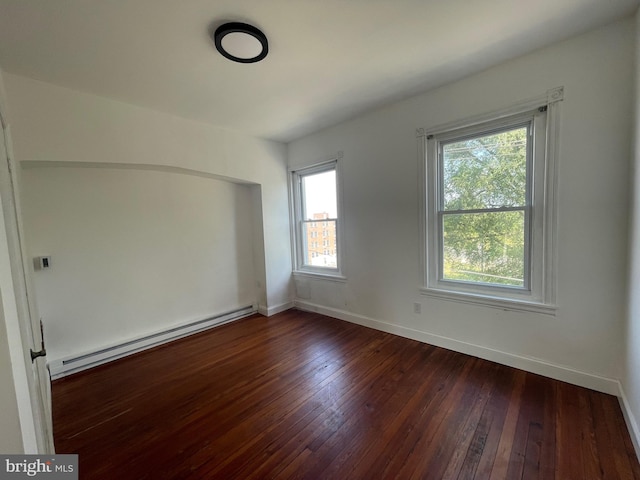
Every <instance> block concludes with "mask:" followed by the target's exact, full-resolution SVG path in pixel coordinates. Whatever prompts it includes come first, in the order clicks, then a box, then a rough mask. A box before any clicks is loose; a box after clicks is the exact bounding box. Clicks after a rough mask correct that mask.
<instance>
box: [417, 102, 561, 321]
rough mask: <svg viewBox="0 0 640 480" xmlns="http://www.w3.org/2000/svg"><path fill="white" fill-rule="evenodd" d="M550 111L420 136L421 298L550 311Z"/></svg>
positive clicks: (552, 149) (528, 112)
mask: <svg viewBox="0 0 640 480" xmlns="http://www.w3.org/2000/svg"><path fill="white" fill-rule="evenodd" d="M545 99H546V98H545ZM559 99H560V100H561V99H562V98H559ZM544 103H545V104H544V105H543V106H540V107H537V108H533V109H532V108H531V106H529V107H528V109H527V110H526V111H520V112H518V113H514V114H500V115H498V114H496V115H495V117H494V118H491V117H485V118H483V119H480V120H478V121H477V122H472V123H471V124H466V125H461V126H456V125H453V126H451V127H450V128H441V129H436V131H434V133H432V134H429V133H427V134H426V135H424V140H423V142H424V143H423V145H424V146H425V154H426V155H425V158H426V165H425V166H426V175H425V179H426V185H425V189H424V192H425V198H424V200H425V206H426V215H425V217H426V222H425V229H424V239H425V252H426V253H425V260H426V262H425V288H424V289H423V293H425V294H430V295H435V296H439V297H445V298H450V299H457V300H461V301H467V302H469V301H471V302H473V303H481V304H488V305H497V306H500V307H512V308H515V309H522V310H531V311H536V312H540V313H553V310H554V307H553V306H552V304H553V302H554V300H555V298H554V289H553V285H552V284H553V273H552V270H553V265H554V262H553V243H554V228H553V222H554V219H555V207H554V198H555V192H554V185H555V181H554V176H555V167H554V161H553V160H554V152H555V148H556V147H555V145H556V143H557V142H556V141H555V136H554V135H555V134H556V133H555V132H554V131H552V129H553V130H555V125H556V124H557V120H556V119H555V115H557V113H556V112H557V110H555V109H553V113H552V112H550V108H549V106H548V105H547V102H544Z"/></svg>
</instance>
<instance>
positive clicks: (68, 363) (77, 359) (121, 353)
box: [48, 306, 256, 380]
mask: <svg viewBox="0 0 640 480" xmlns="http://www.w3.org/2000/svg"><path fill="white" fill-rule="evenodd" d="M255 312H256V309H255V308H254V307H253V306H249V307H244V308H240V309H237V310H234V311H232V312H227V313H223V314H218V315H214V316H210V317H206V318H203V319H199V320H195V321H194V320H192V321H190V322H186V323H183V324H180V325H176V326H172V327H170V328H166V329H163V330H160V331H156V332H151V333H148V334H146V335H142V336H137V337H133V338H129V339H126V340H124V341H121V342H118V343H116V344H110V345H103V346H101V347H99V348H94V349H92V350H89V351H86V352H83V353H80V354H77V355H72V356H67V357H63V358H57V359H53V360H50V361H49V363H48V365H49V369H50V371H51V378H52V379H54V380H55V379H58V378H62V377H64V376H67V375H70V374H73V373H78V372H81V371H83V370H87V369H89V368H93V367H97V366H98V365H103V364H105V363H108V362H112V361H114V360H118V359H119V358H123V357H126V356H129V355H132V354H134V353H138V352H142V351H144V350H148V349H150V348H153V347H157V346H158V345H163V344H165V343H169V342H172V341H174V340H178V339H179V338H183V337H186V336H189V335H193V334H196V333H200V332H203V331H205V330H209V329H211V328H214V327H219V326H221V325H224V324H226V323H230V322H234V321H236V320H240V319H242V318H246V317H248V316H249V315H253V314H254V313H255Z"/></svg>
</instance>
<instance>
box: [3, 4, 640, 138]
mask: <svg viewBox="0 0 640 480" xmlns="http://www.w3.org/2000/svg"><path fill="white" fill-rule="evenodd" d="M637 7H638V0H528V1H526V0H395V1H394V0H0V66H1V67H2V69H3V70H4V71H6V72H10V73H14V74H17V75H23V76H26V77H31V78H34V79H38V80H42V81H45V82H50V83H53V84H57V85H62V86H66V87H70V88H73V89H76V90H80V91H83V92H89V93H94V94H97V95H102V96H105V97H110V98H115V99H118V100H122V101H125V102H129V103H132V104H136V105H141V106H146V107H149V108H152V109H155V110H159V111H163V112H167V113H172V114H175V115H179V116H182V117H186V118H191V119H195V120H198V121H203V122H207V123H210V124H213V125H217V126H220V127H224V128H230V129H234V130H239V131H242V132H245V133H248V134H251V135H255V136H259V137H264V138H269V139H274V140H279V141H285V142H286V141H290V140H293V139H295V138H298V137H300V136H302V135H305V134H307V133H310V132H313V131H315V130H318V129H320V128H322V127H325V126H329V125H332V124H335V123H337V122H339V121H342V120H345V119H347V118H350V117H353V116H355V115H357V114H359V113H361V112H364V111H366V110H369V109H372V108H375V107H378V106H380V105H383V104H385V103H388V102H391V101H393V100H397V99H399V98H402V97H406V96H408V95H412V94H415V93H418V92H421V91H424V90H427V89H429V88H433V87H435V86H438V85H441V84H444V83H446V82H449V81H452V80H454V79H457V78H460V77H462V76H465V75H468V74H470V73H473V72H476V71H479V70H483V69H485V68H487V67H489V66H491V65H494V64H497V63H499V62H502V61H504V60H506V59H509V58H513V57H516V56H518V55H522V54H524V53H527V52H529V51H532V50H534V49H536V48H539V47H542V46H544V45H547V44H550V43H553V42H556V41H558V40H561V39H564V38H568V37H570V36H573V35H575V34H577V33H580V32H583V31H586V30H588V29H590V28H593V27H596V26H599V25H603V24H606V23H608V22H611V21H613V20H615V19H618V18H620V17H623V16H625V15H629V14H631V13H633V12H634V11H635V10H636V8H637ZM225 21H244V22H247V23H252V24H254V25H255V26H257V27H258V28H260V29H262V30H263V31H264V32H265V33H266V35H267V36H268V38H269V47H270V52H269V55H268V56H267V58H266V59H265V60H264V61H263V62H261V63H258V64H249V65H246V64H236V63H232V62H230V61H229V60H226V59H225V58H223V57H222V56H221V55H219V54H218V53H217V52H216V50H215V48H214V46H213V42H212V41H211V40H210V38H209V37H208V29H210V28H211V27H212V25H213V26H217V25H219V24H220V23H223V22H225Z"/></svg>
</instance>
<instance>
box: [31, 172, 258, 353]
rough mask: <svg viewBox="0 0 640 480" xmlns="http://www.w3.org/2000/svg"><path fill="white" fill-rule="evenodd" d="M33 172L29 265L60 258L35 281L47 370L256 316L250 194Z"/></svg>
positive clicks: (215, 183)
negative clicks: (188, 326)
mask: <svg viewBox="0 0 640 480" xmlns="http://www.w3.org/2000/svg"><path fill="white" fill-rule="evenodd" d="M25 165H28V162H27V163H26V164H23V171H22V197H23V217H24V221H25V233H26V237H27V238H28V239H29V247H28V248H29V256H30V257H34V256H39V255H50V256H51V257H52V267H51V268H50V269H49V270H42V271H36V272H35V274H34V281H35V286H36V291H37V295H38V303H39V305H40V314H41V316H42V317H43V318H44V319H45V320H46V339H47V342H48V347H49V348H48V360H49V361H55V360H57V359H60V358H63V357H67V356H71V355H77V354H81V353H84V352H86V351H87V350H89V351H91V350H94V349H99V348H101V347H104V346H105V345H110V344H115V343H117V342H118V341H121V340H122V339H123V338H136V337H139V336H142V335H144V334H148V333H149V332H155V331H160V330H164V329H167V328H170V327H173V326H177V325H181V324H185V323H189V322H192V321H196V320H201V319H204V318H208V317H210V316H212V315H215V314H221V313H226V312H229V311H232V310H234V309H237V308H242V307H246V306H251V305H254V304H257V295H256V288H255V285H256V277H255V273H254V265H253V263H254V262H253V242H252V238H253V231H252V230H253V229H252V222H253V220H254V215H253V206H252V196H251V191H250V189H251V187H250V186H247V185H240V184H234V183H231V182H226V181H222V180H216V179H211V178H203V177H199V176H193V175H184V174H176V173H171V172H163V171H149V170H133V169H114V168H75V167H72V168H65V167H49V168H47V167H37V168H24V166H25ZM72 165H73V164H72Z"/></svg>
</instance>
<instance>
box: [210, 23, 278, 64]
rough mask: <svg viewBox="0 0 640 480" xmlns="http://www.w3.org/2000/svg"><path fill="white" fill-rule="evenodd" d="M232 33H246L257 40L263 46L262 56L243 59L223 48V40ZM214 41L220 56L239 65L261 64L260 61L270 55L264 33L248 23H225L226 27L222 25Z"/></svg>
mask: <svg viewBox="0 0 640 480" xmlns="http://www.w3.org/2000/svg"><path fill="white" fill-rule="evenodd" d="M230 33H244V34H247V35H251V36H252V37H254V38H256V39H257V40H258V41H259V42H260V44H261V45H262V52H260V54H258V55H256V56H255V57H251V58H241V57H236V56H234V55H232V54H230V53H229V52H227V51H226V50H225V49H224V47H223V46H222V39H223V38H224V37H225V36H226V35H229V34H230ZM213 41H214V43H215V45H216V49H217V50H218V51H219V52H220V54H221V55H222V56H223V57H226V58H228V59H229V60H233V61H234V62H238V63H255V62H259V61H260V60H262V59H263V58H264V57H266V56H267V53H269V43H268V42H267V37H266V35H265V34H264V33H262V32H261V31H260V30H258V29H257V28H256V27H254V26H253V25H248V24H246V23H240V22H230V23H225V24H224V25H220V26H219V27H218V28H217V29H216V31H215V33H214V34H213Z"/></svg>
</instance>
